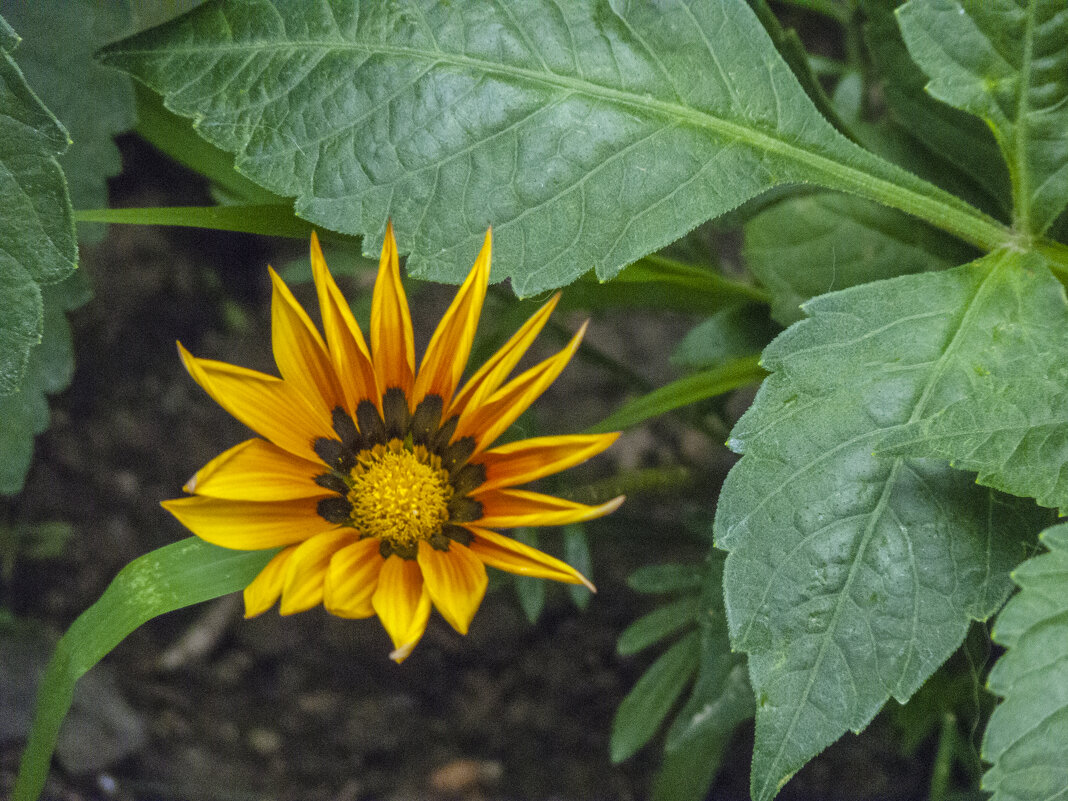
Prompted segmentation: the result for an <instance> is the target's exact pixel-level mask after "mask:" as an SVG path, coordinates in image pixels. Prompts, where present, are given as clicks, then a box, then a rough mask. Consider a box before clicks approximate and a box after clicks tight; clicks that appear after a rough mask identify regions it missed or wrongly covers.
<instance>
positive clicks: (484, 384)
mask: <svg viewBox="0 0 1068 801" xmlns="http://www.w3.org/2000/svg"><path fill="white" fill-rule="evenodd" d="M559 301H560V293H559V292H557V293H556V294H555V295H553V296H552V297H551V298H549V300H548V301H547V302H546V303H545V305H544V306H542V307H541V308H540V309H538V310H537V311H536V312H535V313H534V314H533V315H531V317H530V319H529V320H527V321H526V322H525V323H524V324H523V325H522V327H520V329H519V330H518V331H516V332H515V333H514V334H513V335H512V337H511V338H510V339H509V340H508V341H507V342H505V343H504V345H502V346H501V349H500V350H498V351H497V352H496V353H495V354H493V356H491V357H490V358H489V360H488V361H487V362H486V363H485V364H483V365H482V366H481V367H480V368H479V369H478V371H477V372H476V373H475V374H474V375H473V376H471V378H470V380H468V382H467V383H466V384H464V388H463V389H461V390H460V392H459V393H458V394H457V396H456V398H455V399H454V400H453V402H452V405H451V406H450V407H448V408H449V412H448V414H446V415H445V416H444V417H443V419H446V420H447V419H448V418H449V417H451V416H452V415H454V414H458V413H460V412H462V411H463V410H464V409H467V408H468V407H477V406H480V405H481V404H482V402H483V401H484V400H485V399H486V398H488V397H489V396H490V395H492V394H493V393H494V392H496V391H497V389H498V388H499V387H500V386H501V384H503V383H504V380H505V379H506V378H507V377H508V374H509V373H511V372H512V370H513V369H514V368H515V366H516V365H517V364H519V360H520V359H522V358H523V355H524V354H525V353H526V352H527V349H528V348H529V347H530V345H531V343H533V342H534V340H535V339H536V338H537V336H538V334H539V333H541V329H542V328H544V327H545V323H547V322H548V321H549V315H551V314H552V312H553V309H555V308H556V304H557V303H558V302H559Z"/></svg>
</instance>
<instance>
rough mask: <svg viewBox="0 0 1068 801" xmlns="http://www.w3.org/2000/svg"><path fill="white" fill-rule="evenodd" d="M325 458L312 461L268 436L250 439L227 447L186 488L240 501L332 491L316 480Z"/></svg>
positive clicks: (276, 498)
mask: <svg viewBox="0 0 1068 801" xmlns="http://www.w3.org/2000/svg"><path fill="white" fill-rule="evenodd" d="M325 472H326V468H325V467H323V464H322V462H319V463H315V462H309V461H308V460H307V459H301V458H299V457H297V456H294V455H293V454H291V453H290V452H289V451H284V450H282V449H281V448H279V447H278V446H277V445H273V444H271V443H270V442H267V440H264V439H249V440H245V441H244V442H242V443H241V444H240V445H235V446H234V447H232V448H230V449H229V450H227V451H223V452H222V453H220V454H219V455H218V456H216V457H215V458H214V459H212V460H211V461H210V462H208V463H207V464H206V465H204V467H202V468H200V470H198V471H197V472H196V475H194V476H193V477H192V478H191V479H189V481H187V482H186V485H185V486H184V487H183V488H182V489H184V490H185V491H186V492H189V493H195V494H197V495H204V496H207V497H209V498H227V499H229V500H237V501H289V500H293V499H294V498H321V497H324V496H326V495H329V494H330V491H329V490H325V489H323V488H322V487H320V486H319V485H318V484H316V483H315V481H314V479H315V476H317V475H319V474H321V473H325Z"/></svg>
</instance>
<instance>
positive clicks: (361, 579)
mask: <svg viewBox="0 0 1068 801" xmlns="http://www.w3.org/2000/svg"><path fill="white" fill-rule="evenodd" d="M378 544H379V541H378V540H377V539H375V538H373V537H368V538H366V539H362V540H359V541H358V542H354V543H352V545H347V546H345V547H344V548H342V549H341V550H340V551H338V552H337V553H335V554H334V555H333V557H332V558H331V559H330V567H329V568H327V571H326V580H325V582H324V583H323V606H324V607H326V611H327V612H329V613H330V614H332V615H337V616H338V617H349V618H356V617H371V616H372V615H374V613H375V609H374V606H372V604H371V597H372V596H373V595H374V593H375V589H377V587H378V573H379V571H381V570H382V565H383V564H385V561H384V560H383V559H382V555H381V554H380V553H379V551H378Z"/></svg>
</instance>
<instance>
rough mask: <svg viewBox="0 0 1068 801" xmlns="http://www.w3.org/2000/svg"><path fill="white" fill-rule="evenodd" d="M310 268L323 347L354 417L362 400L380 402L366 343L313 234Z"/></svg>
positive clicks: (376, 403)
mask: <svg viewBox="0 0 1068 801" xmlns="http://www.w3.org/2000/svg"><path fill="white" fill-rule="evenodd" d="M311 265H312V277H313V278H314V280H315V289H316V291H317V292H318V294H319V312H320V314H321V315H322V318H323V330H324V331H325V332H326V344H327V346H328V350H329V351H330V359H331V361H332V362H333V364H334V370H335V371H336V372H337V375H338V379H339V380H340V382H341V389H342V391H343V392H344V393H345V402H346V404H347V405H346V407H345V408H346V410H347V411H348V412H349V414H354V413H355V411H356V407H357V406H359V405H360V401H362V400H371V401H373V402H374V403H375V405H376V406H377V405H379V404H380V402H381V399H380V397H379V392H378V384H377V381H376V379H375V369H374V365H373V364H372V363H371V354H370V352H369V351H368V350H367V342H366V341H365V340H364V338H363V332H362V331H360V326H359V323H357V322H356V318H355V317H353V315H352V309H351V308H349V304H348V302H347V301H346V300H345V296H344V295H342V294H341V290H340V289H338V286H337V283H336V282H335V281H334V277H333V276H332V275H331V274H330V270H329V269H327V266H326V259H324V258H323V251H322V248H320V247H319V237H317V236H316V235H315V232H314V231H312V236H311Z"/></svg>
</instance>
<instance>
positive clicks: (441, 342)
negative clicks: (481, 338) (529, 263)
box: [412, 231, 493, 408]
mask: <svg viewBox="0 0 1068 801" xmlns="http://www.w3.org/2000/svg"><path fill="white" fill-rule="evenodd" d="M492 250H493V236H492V232H491V231H487V232H486V240H485V242H484V243H483V245H482V251H481V252H480V253H479V254H478V258H477V259H475V264H474V266H473V267H472V268H471V272H470V273H469V274H468V276H467V280H466V281H464V283H463V285H462V286H461V287H460V289H459V291H458V292H457V293H456V297H455V298H454V299H453V301H452V304H451V305H450V306H449V308H448V310H447V311H446V312H445V316H444V317H442V318H441V322H440V323H438V327H437V330H435V331H434V336H432V337H431V338H430V344H429V345H428V346H427V350H426V355H424V356H423V362H422V364H420V365H419V374H418V375H417V376H416V378H415V390H414V392H413V395H414V397H413V398H412V408H415V407H416V406H418V405H419V402H420V401H422V400H423V398H424V397H426V396H427V395H437V396H438V397H439V398H441V399H442V402H443V404H444V407H445V408H448V406H449V402H450V401H451V400H452V393H453V392H454V391H455V390H456V385H457V384H459V383H460V377H461V376H462V375H463V373H464V368H465V367H466V366H467V357H468V356H470V355H471V343H472V342H474V340H475V329H476V328H477V327H478V318H479V315H480V314H481V313H482V303H483V301H485V299H486V287H487V286H489V274H490V254H491V251H492Z"/></svg>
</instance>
